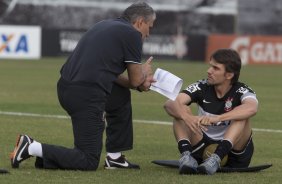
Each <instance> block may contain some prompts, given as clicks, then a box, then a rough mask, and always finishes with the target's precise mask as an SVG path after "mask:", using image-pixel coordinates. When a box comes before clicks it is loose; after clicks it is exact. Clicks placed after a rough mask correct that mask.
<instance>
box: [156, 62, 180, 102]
mask: <svg viewBox="0 0 282 184" xmlns="http://www.w3.org/2000/svg"><path fill="white" fill-rule="evenodd" d="M154 79H155V80H156V81H157V82H154V83H152V85H151V87H150V89H151V90H153V91H156V92H158V93H160V94H162V95H164V96H166V97H167V98H169V99H171V100H175V98H176V97H177V95H178V93H179V91H180V90H181V87H182V84H183V80H182V79H181V78H179V77H177V76H175V75H174V74H172V73H170V72H168V71H166V70H163V69H160V68H158V69H157V70H156V71H155V73H154Z"/></svg>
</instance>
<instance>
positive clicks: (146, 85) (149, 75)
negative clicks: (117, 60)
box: [138, 56, 156, 91]
mask: <svg viewBox="0 0 282 184" xmlns="http://www.w3.org/2000/svg"><path fill="white" fill-rule="evenodd" d="M152 60H153V57H152V56H151V57H150V58H149V59H148V60H147V61H146V62H145V63H144V64H143V65H142V69H143V72H144V74H145V76H146V78H145V81H144V82H143V83H142V84H141V85H140V86H139V87H138V88H139V90H141V91H149V90H150V86H151V84H152V83H153V82H156V80H154V78H153V70H152Z"/></svg>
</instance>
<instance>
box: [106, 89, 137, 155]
mask: <svg viewBox="0 0 282 184" xmlns="http://www.w3.org/2000/svg"><path fill="white" fill-rule="evenodd" d="M106 121H107V127H106V135H107V139H106V151H107V152H120V151H125V150H130V149H132V145H133V128H132V108H131V94H130V90H129V89H128V88H124V87H121V86H119V85H117V84H114V85H113V88H112V93H111V95H110V97H109V99H108V101H107V104H106Z"/></svg>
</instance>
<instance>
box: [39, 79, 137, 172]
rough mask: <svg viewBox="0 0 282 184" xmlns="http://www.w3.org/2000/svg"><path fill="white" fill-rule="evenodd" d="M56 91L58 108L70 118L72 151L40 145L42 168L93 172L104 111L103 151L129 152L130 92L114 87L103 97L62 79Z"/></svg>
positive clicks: (102, 126) (95, 166) (131, 141)
mask: <svg viewBox="0 0 282 184" xmlns="http://www.w3.org/2000/svg"><path fill="white" fill-rule="evenodd" d="M57 89H58V98H59V101H60V104H61V106H62V107H63V108H64V109H65V110H66V111H67V112H68V114H69V115H70V116H71V120H72V126H73V135H74V148H72V149H70V148H65V147H62V146H55V145H49V144H42V149H43V159H42V162H43V164H42V166H41V167H43V168H46V169H72V170H96V169H97V168H98V165H99V160H100V156H101V151H102V141H103V131H104V129H105V122H104V120H103V113H104V110H106V112H107V115H106V119H107V129H106V134H107V139H106V150H107V151H108V152H118V151H124V150H128V149H132V143H133V138H132V137H133V130H132V110H131V99H130V98H131V97H130V90H129V89H127V88H123V87H121V86H118V85H114V86H113V90H112V94H111V95H110V96H109V98H107V97H106V94H105V92H103V91H102V90H99V89H98V88H93V86H88V85H85V84H77V83H76V84H73V83H72V84H69V83H68V82H66V81H63V80H59V82H58V85H57ZM107 99H108V102H106V101H107ZM106 104H107V105H106ZM37 160H41V159H37Z"/></svg>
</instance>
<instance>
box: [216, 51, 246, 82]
mask: <svg viewBox="0 0 282 184" xmlns="http://www.w3.org/2000/svg"><path fill="white" fill-rule="evenodd" d="M211 59H214V60H215V61H216V62H217V63H220V64H223V65H224V66H225V70H226V71H227V72H230V73H234V76H233V78H232V79H231V84H234V83H235V82H237V81H238V79H239V76H240V70H241V65H242V64H241V63H242V62H241V58H240V55H239V54H238V52H236V51H235V50H233V49H218V50H217V51H215V52H214V53H213V54H212V55H211V57H210V60H211Z"/></svg>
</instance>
